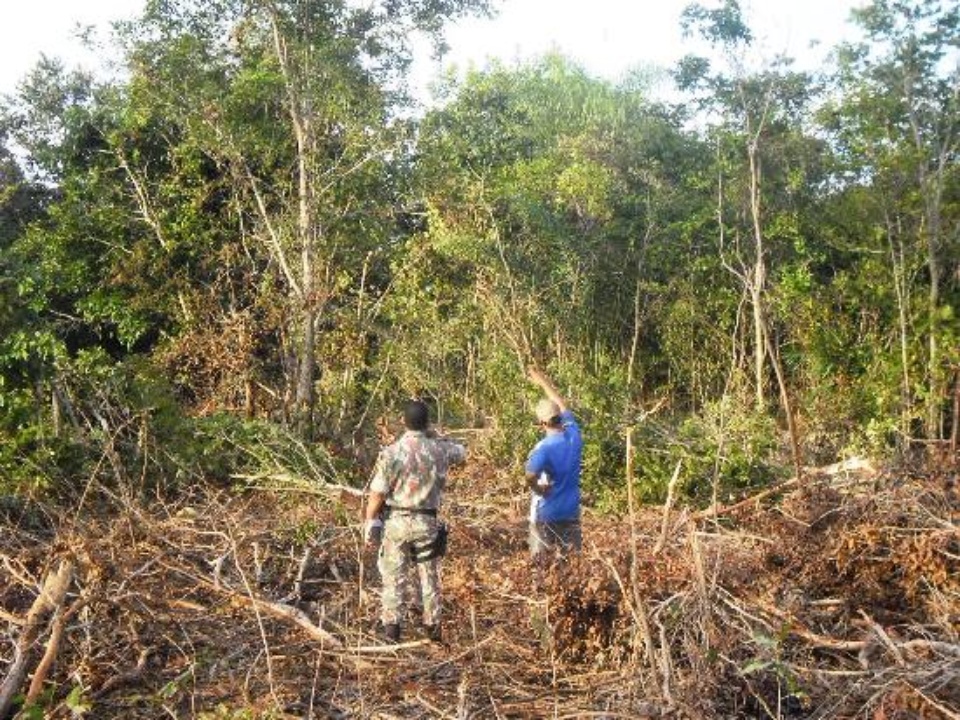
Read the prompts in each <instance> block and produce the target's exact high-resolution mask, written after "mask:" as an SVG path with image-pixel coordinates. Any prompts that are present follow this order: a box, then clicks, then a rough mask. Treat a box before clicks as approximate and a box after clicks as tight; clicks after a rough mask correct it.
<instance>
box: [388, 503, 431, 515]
mask: <svg viewBox="0 0 960 720" xmlns="http://www.w3.org/2000/svg"><path fill="white" fill-rule="evenodd" d="M393 513H400V514H402V515H429V516H430V517H436V516H437V509H436V508H413V507H397V506H396V505H387V506H386V507H385V508H384V515H385V516H386V517H390V516H391V515H392V514H393Z"/></svg>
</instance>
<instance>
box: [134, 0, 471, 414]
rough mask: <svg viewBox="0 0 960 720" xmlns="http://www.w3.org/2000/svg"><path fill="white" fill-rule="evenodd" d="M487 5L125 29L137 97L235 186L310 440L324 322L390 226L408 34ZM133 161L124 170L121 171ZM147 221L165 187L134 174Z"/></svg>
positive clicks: (419, 1) (241, 0)
mask: <svg viewBox="0 0 960 720" xmlns="http://www.w3.org/2000/svg"><path fill="white" fill-rule="evenodd" d="M485 7H486V2H485V0H456V1H453V2H446V3H442V4H437V3H432V2H425V1H424V0H406V1H403V2H393V1H390V2H383V3H374V4H368V5H366V6H364V7H358V6H355V5H353V4H351V3H347V2H342V1H340V2H320V1H318V0H309V1H304V0H275V1H274V0H256V1H254V2H247V1H245V0H219V2H215V3H208V2H203V3H199V2H192V1H191V0H182V1H180V2H171V1H161V0H157V1H155V2H150V3H148V6H147V11H146V14H145V16H144V18H143V19H142V21H140V22H138V23H134V24H133V25H130V26H128V27H127V31H126V40H127V43H128V47H129V49H130V50H129V51H130V57H131V62H132V65H133V69H134V73H135V74H134V89H135V91H136V92H137V93H138V94H139V95H140V96H142V97H144V98H146V99H147V100H148V101H149V102H152V103H154V104H156V105H159V106H160V107H162V110H160V113H161V114H162V115H163V116H164V117H166V118H167V119H168V120H169V121H173V122H174V123H176V125H177V127H178V128H179V131H178V132H179V133H182V134H185V135H186V136H189V137H191V138H192V139H193V142H196V143H197V144H198V145H199V147H201V148H202V150H203V152H204V153H205V154H206V155H208V156H209V157H211V158H213V159H214V160H215V162H216V163H217V164H218V165H219V167H220V168H221V169H222V172H224V173H225V174H226V175H228V176H229V177H230V178H231V179H232V183H231V186H230V187H229V188H228V192H229V193H230V194H231V196H232V198H233V200H232V202H233V204H234V206H235V207H236V218H237V223H238V227H237V231H238V232H239V233H240V234H242V235H244V236H246V237H249V238H251V239H252V240H254V241H255V242H256V244H257V246H258V248H259V249H260V251H262V252H264V253H265V254H266V255H267V256H268V257H269V258H270V265H269V266H270V272H271V273H272V274H273V275H275V277H276V281H277V282H278V283H279V284H280V286H282V287H283V288H284V292H285V293H286V299H285V300H284V306H285V308H284V312H283V314H284V316H285V317H286V321H285V322H284V325H283V328H282V333H281V334H282V338H281V343H282V347H283V350H282V353H283V357H284V358H287V359H288V360H289V362H286V363H285V373H286V378H287V382H286V386H287V387H286V391H285V392H284V397H285V398H286V400H285V402H284V405H285V407H286V408H287V409H289V410H291V411H292V413H293V415H294V416H295V419H296V420H297V422H298V424H299V425H300V427H301V428H302V429H304V430H305V429H306V428H309V427H312V425H313V422H312V421H313V419H314V413H315V405H316V396H315V392H316V386H317V380H318V372H319V370H320V368H319V367H318V359H317V344H318V331H319V328H320V326H321V325H324V326H326V327H330V326H331V325H335V324H336V321H335V320H334V316H335V315H336V314H337V312H338V310H339V309H340V308H342V307H343V306H344V305H346V304H349V303H350V298H351V296H355V295H356V293H357V292H358V291H359V286H360V285H361V284H362V279H361V277H362V276H363V273H364V268H365V267H366V265H365V261H364V258H366V257H367V255H368V253H369V252H371V251H373V250H375V249H376V248H377V247H378V246H380V245H382V244H384V243H385V242H386V240H387V238H388V237H389V232H390V229H391V224H392V205H393V192H394V190H393V188H391V186H390V178H391V174H390V170H389V167H388V166H389V165H390V163H391V161H392V160H394V159H396V158H397V157H399V156H401V155H402V154H403V150H404V145H405V143H406V140H407V130H406V127H405V123H404V122H403V121H402V120H400V119H398V116H397V115H396V114H395V113H396V111H397V110H398V109H400V108H401V107H402V103H403V102H405V101H406V99H407V98H406V96H405V95H404V93H403V84H402V79H403V76H404V73H405V70H406V67H407V65H408V62H409V53H410V49H409V43H410V35H411V34H412V33H414V32H416V31H423V32H427V33H430V34H434V35H436V34H437V33H439V31H440V30H441V28H442V26H443V23H444V21H445V20H446V19H449V18H451V17H456V16H457V15H459V14H462V13H465V12H468V11H475V10H483V9H484V8H485ZM125 162H126V161H125ZM126 166H127V167H128V175H129V177H130V183H131V185H132V186H133V187H134V188H135V189H136V191H137V195H138V197H140V198H141V204H142V206H143V208H144V213H143V214H144V216H145V217H147V216H149V215H150V214H151V210H150V208H151V207H156V203H155V202H154V201H153V199H152V195H153V194H154V193H155V189H154V188H151V187H148V186H147V185H146V184H145V183H143V182H140V181H139V180H138V178H144V177H145V176H146V175H147V168H146V167H136V166H134V165H133V164H131V163H129V162H126Z"/></svg>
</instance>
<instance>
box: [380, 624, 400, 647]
mask: <svg viewBox="0 0 960 720" xmlns="http://www.w3.org/2000/svg"><path fill="white" fill-rule="evenodd" d="M383 639H384V640H386V641H387V642H392V643H398V642H400V624H399V623H385V624H384V626H383Z"/></svg>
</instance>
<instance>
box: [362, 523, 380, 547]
mask: <svg viewBox="0 0 960 720" xmlns="http://www.w3.org/2000/svg"><path fill="white" fill-rule="evenodd" d="M382 539H383V520H381V519H380V518H374V519H373V520H367V522H366V523H365V524H364V526H363V541H364V542H365V543H366V544H367V545H379V544H380V541H381V540H382Z"/></svg>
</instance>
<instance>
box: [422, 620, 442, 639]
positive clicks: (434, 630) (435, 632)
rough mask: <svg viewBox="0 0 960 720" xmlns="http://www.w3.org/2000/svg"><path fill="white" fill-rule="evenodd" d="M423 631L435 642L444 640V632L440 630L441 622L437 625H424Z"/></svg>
mask: <svg viewBox="0 0 960 720" xmlns="http://www.w3.org/2000/svg"><path fill="white" fill-rule="evenodd" d="M423 631H424V632H425V633H426V634H427V637H428V638H429V639H430V640H432V641H433V642H443V633H441V632H440V623H437V624H436V625H424V626H423Z"/></svg>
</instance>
